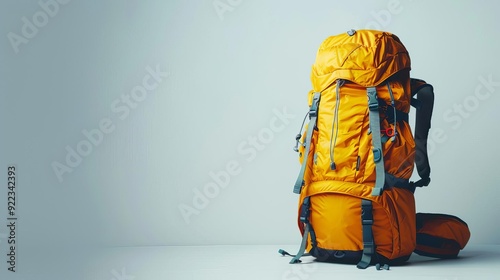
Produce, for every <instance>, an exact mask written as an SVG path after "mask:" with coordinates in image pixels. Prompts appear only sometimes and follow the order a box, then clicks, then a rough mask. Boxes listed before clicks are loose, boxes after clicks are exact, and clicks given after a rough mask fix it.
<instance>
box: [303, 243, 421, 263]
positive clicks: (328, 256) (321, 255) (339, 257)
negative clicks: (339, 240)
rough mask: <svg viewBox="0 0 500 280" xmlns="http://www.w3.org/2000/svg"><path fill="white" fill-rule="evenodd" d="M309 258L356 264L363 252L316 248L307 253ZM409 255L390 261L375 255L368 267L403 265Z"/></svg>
mask: <svg viewBox="0 0 500 280" xmlns="http://www.w3.org/2000/svg"><path fill="white" fill-rule="evenodd" d="M309 253H310V254H311V256H313V257H315V258H316V260H317V261H320V262H330V263H342V264H357V263H359V261H360V260H361V257H362V256H363V250H359V251H347V250H328V249H323V248H318V247H313V248H312V249H311V251H310V252H309ZM410 256H411V254H410V255H408V256H402V257H399V258H396V259H393V260H390V259H388V258H386V257H384V256H382V255H380V254H377V253H376V254H375V255H374V256H373V257H372V260H371V263H370V265H375V264H388V265H396V266H397V265H404V264H405V263H406V261H408V259H409V258H410Z"/></svg>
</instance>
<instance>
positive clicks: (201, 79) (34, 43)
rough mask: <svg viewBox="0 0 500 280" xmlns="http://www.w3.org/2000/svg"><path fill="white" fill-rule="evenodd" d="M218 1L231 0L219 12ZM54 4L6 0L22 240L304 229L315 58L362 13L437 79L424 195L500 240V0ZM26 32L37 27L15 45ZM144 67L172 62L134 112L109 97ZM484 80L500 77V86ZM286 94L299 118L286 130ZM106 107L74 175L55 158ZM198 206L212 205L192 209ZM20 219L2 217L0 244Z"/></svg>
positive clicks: (6, 96)
mask: <svg viewBox="0 0 500 280" xmlns="http://www.w3.org/2000/svg"><path fill="white" fill-rule="evenodd" d="M40 2H41V3H46V2H47V0H42V1H40ZM49 2H50V1H49ZM61 2H62V1H61ZM54 3H55V2H54ZM214 3H215V4H217V3H219V4H220V3H223V4H224V3H225V4H226V6H225V7H226V8H228V7H229V8H228V9H227V10H219V12H218V11H217V9H216V8H215V7H214ZM54 7H55V6H52V7H51V9H52V11H53V16H46V18H47V21H46V22H43V19H44V18H43V15H42V14H41V13H44V10H43V8H42V7H41V6H40V4H38V3H37V1H2V2H1V4H0V35H2V37H1V38H2V39H1V40H0V50H1V52H0V131H1V142H0V170H3V171H1V172H0V180H1V181H0V182H2V183H1V184H0V186H4V188H2V189H3V190H1V194H0V197H3V199H1V200H0V207H1V209H0V214H1V216H0V219H1V220H4V219H5V218H6V217H7V214H6V212H5V209H6V199H5V196H6V194H7V191H6V188H5V185H6V183H5V182H6V181H7V179H6V173H7V171H6V170H7V166H8V165H10V164H15V165H16V166H17V168H18V188H17V194H18V209H17V212H18V216H19V221H18V231H17V238H18V242H19V244H20V245H19V248H20V249H19V250H22V252H24V255H27V254H31V253H34V252H35V249H34V248H37V247H40V246H41V247H44V248H45V247H54V246H59V247H60V248H66V247H67V246H70V245H72V246H77V245H85V246H86V245H97V246H141V245H206V244H285V243H296V242H298V241H299V239H300V236H299V233H298V229H297V226H296V208H297V196H296V195H294V194H293V193H292V185H293V183H294V181H295V178H296V174H297V172H298V170H299V164H298V161H297V154H296V153H294V152H293V151H292V146H293V145H294V137H295V135H296V133H297V131H298V129H299V127H300V124H301V122H302V117H303V115H304V113H305V112H306V110H307V99H306V94H307V92H308V91H309V89H310V81H309V75H310V69H311V65H312V63H313V61H314V58H315V54H316V50H317V48H318V46H319V45H320V44H321V42H322V41H323V40H324V39H325V38H326V37H328V36H330V35H335V34H338V33H342V32H345V31H346V30H349V29H351V28H380V29H384V30H387V31H390V32H393V33H395V34H396V35H398V36H399V37H400V39H401V40H402V41H403V43H404V44H405V45H406V47H407V49H408V50H409V52H410V55H411V58H412V76H414V77H419V78H422V79H425V80H427V81H428V82H429V83H431V84H433V85H434V87H435V93H436V103H435V111H434V116H433V122H432V125H433V128H432V132H431V140H432V143H431V144H430V149H431V151H430V153H431V165H432V175H431V177H432V183H431V185H430V186H429V187H428V188H426V189H419V190H417V194H416V198H417V208H418V209H417V210H418V211H420V212H440V213H448V214H454V215H458V216H459V217H461V218H462V219H464V220H465V221H466V222H468V224H469V226H470V229H471V232H472V237H471V240H470V242H471V243H475V244H500V239H499V236H500V228H499V227H497V226H496V225H495V223H494V222H496V221H498V214H497V213H499V212H500V204H499V203H498V197H499V195H500V188H499V186H498V181H499V180H498V179H499V177H500V175H499V174H500V172H498V153H499V148H498V136H499V133H498V121H497V120H498V119H499V117H500V114H499V112H500V110H498V105H499V104H500V97H499V96H498V95H499V93H500V84H498V83H499V82H500V73H499V71H498V65H499V64H500V58H499V56H498V50H499V49H500V41H499V40H498V28H499V27H500V22H499V19H498V10H499V9H500V5H499V4H497V3H496V2H494V1H486V0H485V1H430V0H428V1H411V0H399V1H397V0H395V1H388V0H381V1H308V2H306V1H284V0H282V1H263V0H260V1H245V0H243V1H236V0H233V1H228V0H221V1H212V0H207V1H160V0H158V1H77V0H74V1H70V2H69V3H67V4H57V10H56V12H54V11H55V10H54V9H55V8H54ZM220 7H221V9H223V6H220ZM37 13H38V14H37ZM45 13H47V12H45ZM23 17H26V19H27V20H28V21H29V22H31V23H33V22H34V20H38V23H40V21H42V24H40V25H41V26H40V27H39V28H37V29H38V30H37V32H32V33H31V35H30V34H28V35H30V36H31V37H32V38H26V37H25V36H24V35H23V26H24V25H25V24H26V22H25V21H23ZM31 31H33V30H31ZM11 33H15V34H17V35H18V36H22V37H23V38H25V40H26V41H24V43H18V44H17V45H16V44H13V43H12V42H11V39H9V38H11V37H9V34H11ZM10 36H12V34H11V35H10ZM16 49H17V52H16ZM147 67H150V68H152V69H156V68H157V67H158V69H160V70H161V72H168V73H169V74H168V77H164V78H163V79H162V80H161V82H160V83H158V84H157V87H156V88H155V89H154V90H151V91H148V94H147V96H146V97H145V99H144V100H142V101H140V102H136V105H137V106H136V108H135V109H133V110H131V111H130V114H129V115H128V116H126V117H124V118H123V119H121V118H120V117H123V115H121V114H120V113H118V112H117V110H116V108H115V109H113V105H112V104H115V105H116V104H120V105H123V104H125V103H120V102H121V101H120V100H121V99H120V98H121V96H122V95H128V96H130V95H131V91H132V90H133V89H134V87H136V86H140V85H142V83H143V79H144V78H145V77H146V76H147V75H148V72H147V70H145V69H146V68H147ZM481 79H485V80H488V79H490V80H492V81H494V82H495V83H494V86H493V87H491V92H489V91H487V90H486V88H485V87H484V86H482V83H481ZM476 89H479V90H480V91H478V92H479V93H480V94H482V95H480V97H481V99H479V98H478V97H476V96H475V91H476ZM116 102H118V103H116ZM460 106H461V107H462V108H465V109H463V110H464V113H462V114H461V113H460V112H459V111H457V110H458V109H457V108H459V107H460ZM276 110H277V111H279V112H283V110H285V111H286V112H287V114H290V115H293V118H291V119H289V120H288V123H281V122H276V123H275V124H277V125H279V128H280V129H278V130H276V129H274V131H273V130H270V128H272V127H275V126H271V124H270V122H273V121H274V119H276V113H275V111H276ZM103 119H109V120H110V121H111V122H112V124H113V125H114V128H115V129H114V130H113V131H112V132H110V133H106V134H103V139H102V141H100V142H99V143H98V144H97V145H93V146H92V151H91V152H89V154H88V155H87V156H84V157H83V158H82V161H81V162H80V163H79V164H77V166H76V167H74V168H72V172H71V173H69V172H68V173H64V174H63V175H62V179H63V180H62V182H60V181H59V180H58V177H57V176H56V173H55V172H54V169H53V166H52V164H53V162H59V163H61V164H65V157H66V156H67V154H68V151H67V150H66V147H67V146H69V147H70V148H72V149H76V147H77V145H78V144H79V143H81V142H82V141H86V139H87V138H86V137H85V136H84V134H83V133H82V130H87V131H90V130H95V129H98V128H99V123H100V122H101V121H102V120H103ZM269 131H271V132H272V134H271V135H270V134H269ZM266 133H267V134H266ZM432 133H435V134H432ZM259 135H260V136H261V137H264V139H265V142H266V143H262V141H261V140H257V141H259V144H258V148H259V150H258V149H256V148H255V147H253V146H252V145H251V143H250V142H249V141H251V138H253V137H257V139H258V137H259ZM263 135H264V136H263ZM266 137H267V138H266ZM251 151H253V152H254V154H253V156H251ZM253 152H252V153H253ZM228 164H229V165H231V164H232V165H235V164H236V167H235V166H233V167H234V169H235V170H236V171H237V172H236V173H237V174H235V175H230V176H229V183H228V184H227V186H225V187H224V188H218V189H219V192H218V193H217V194H214V195H213V196H212V198H209V199H207V201H208V204H207V201H205V204H207V205H203V207H199V208H202V209H196V205H193V199H196V192H197V191H201V192H203V190H204V187H205V186H207V184H210V183H213V182H214V179H213V178H212V177H211V176H210V172H214V173H220V172H221V171H223V170H225V169H226V168H227V165H228ZM198 202H199V201H198ZM182 205H184V206H182ZM185 206H190V207H193V209H195V210H196V211H198V212H196V214H193V215H191V216H189V219H184V218H183V215H182V214H181V211H180V210H179V207H185ZM198 206H200V205H198ZM186 221H189V223H188V222H186ZM2 224H3V222H2ZM6 235H7V229H6V228H5V227H0V251H1V252H2V255H4V254H3V253H4V252H6V250H7V246H6ZM42 245H43V246H42Z"/></svg>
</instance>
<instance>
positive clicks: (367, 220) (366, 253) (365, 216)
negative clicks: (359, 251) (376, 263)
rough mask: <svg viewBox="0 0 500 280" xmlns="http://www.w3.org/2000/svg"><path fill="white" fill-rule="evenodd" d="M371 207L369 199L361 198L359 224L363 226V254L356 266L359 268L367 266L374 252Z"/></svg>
mask: <svg viewBox="0 0 500 280" xmlns="http://www.w3.org/2000/svg"><path fill="white" fill-rule="evenodd" d="M372 211H373V207H372V202H371V200H366V199H363V200H361V224H362V226H363V228H362V229H363V256H362V257H361V260H360V261H359V263H358V265H357V267H358V268H360V269H365V268H367V267H368V266H369V265H370V263H371V261H372V256H373V254H374V253H375V242H374V241H373V231H372V225H373V213H372Z"/></svg>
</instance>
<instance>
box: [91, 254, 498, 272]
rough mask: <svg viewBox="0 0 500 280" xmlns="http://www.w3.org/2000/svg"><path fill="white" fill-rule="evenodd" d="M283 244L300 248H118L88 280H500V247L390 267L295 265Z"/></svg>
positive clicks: (415, 257) (94, 266) (98, 263)
mask: <svg viewBox="0 0 500 280" xmlns="http://www.w3.org/2000/svg"><path fill="white" fill-rule="evenodd" d="M280 247H281V248H284V249H285V250H287V251H290V252H292V251H295V250H296V249H297V248H296V245H288V246H203V247H198V246H196V247H145V248H115V249H113V250H110V251H108V252H107V253H106V254H104V255H102V256H101V257H100V258H99V259H96V260H95V262H94V263H92V264H90V267H89V272H90V273H89V274H88V275H86V277H87V278H85V279H102V280H109V279H116V280H121V279H120V278H119V277H116V274H117V273H118V274H120V273H121V274H122V276H125V277H122V278H123V279H129V280H132V279H134V280H146V279H148V280H149V279H151V280H152V279H172V280H187V279H190V280H191V279H193V280H198V279H204V280H211V279H213V280H225V279H228V280H229V279H230V280H243V279H248V280H261V279H278V280H306V279H307V280H314V279H322V280H326V279H349V280H351V279H433V280H434V279H447V280H452V279H453V280H455V279H475V280H480V279H481V280H482V279H500V271H499V270H498V269H500V246H499V245H497V246H468V247H466V248H465V249H464V250H463V251H462V252H461V253H460V255H459V258H458V259H453V260H436V259H432V258H426V257H421V256H418V255H412V257H411V258H410V261H409V263H408V265H405V266H399V267H396V266H393V267H391V268H390V270H388V271H387V270H381V271H377V270H376V269H375V267H369V268H368V269H366V270H359V269H357V268H356V267H355V266H354V265H341V264H330V263H319V262H314V261H313V258H312V257H305V258H304V259H303V262H302V263H301V264H296V265H291V264H289V263H288V262H289V261H290V257H282V256H281V255H280V254H278V252H277V251H278V249H279V248H280ZM113 275H115V276H113ZM113 277H114V278H113ZM126 277H129V278H126Z"/></svg>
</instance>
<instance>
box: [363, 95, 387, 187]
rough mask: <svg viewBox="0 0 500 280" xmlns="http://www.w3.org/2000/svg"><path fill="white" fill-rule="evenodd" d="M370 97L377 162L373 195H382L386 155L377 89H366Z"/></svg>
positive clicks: (374, 150) (371, 121)
mask: <svg viewBox="0 0 500 280" xmlns="http://www.w3.org/2000/svg"><path fill="white" fill-rule="evenodd" d="M366 94H367V95H368V110H369V114H370V131H371V132H372V133H371V134H372V145H373V160H374V161H375V172H376V179H375V186H374V187H373V192H372V195H374V196H378V195H381V194H382V191H383V190H384V184H385V167H384V154H383V153H382V138H381V136H380V115H379V105H378V98H377V88H376V87H369V88H366Z"/></svg>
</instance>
